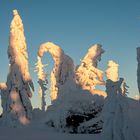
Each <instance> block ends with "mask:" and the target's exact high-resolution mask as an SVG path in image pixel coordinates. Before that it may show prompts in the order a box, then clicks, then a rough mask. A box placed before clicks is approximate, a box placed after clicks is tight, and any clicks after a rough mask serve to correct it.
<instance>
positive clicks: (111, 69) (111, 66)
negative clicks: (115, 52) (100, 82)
mask: <svg viewBox="0 0 140 140" xmlns="http://www.w3.org/2000/svg"><path fill="white" fill-rule="evenodd" d="M118 67H119V65H118V64H117V63H115V62H114V61H112V60H110V61H109V62H108V68H107V70H106V77H107V79H110V80H112V81H113V82H116V81H118Z"/></svg>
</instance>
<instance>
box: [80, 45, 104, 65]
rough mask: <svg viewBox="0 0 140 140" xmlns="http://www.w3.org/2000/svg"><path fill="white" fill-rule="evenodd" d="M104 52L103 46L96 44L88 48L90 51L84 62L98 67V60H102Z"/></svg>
mask: <svg viewBox="0 0 140 140" xmlns="http://www.w3.org/2000/svg"><path fill="white" fill-rule="evenodd" d="M102 53H104V50H103V49H102V46H101V45H100V44H95V45H93V46H92V47H90V48H89V49H88V52H87V54H86V56H85V57H84V58H83V60H82V62H83V63H86V64H90V65H93V66H94V67H97V63H98V61H100V60H101V55H102Z"/></svg>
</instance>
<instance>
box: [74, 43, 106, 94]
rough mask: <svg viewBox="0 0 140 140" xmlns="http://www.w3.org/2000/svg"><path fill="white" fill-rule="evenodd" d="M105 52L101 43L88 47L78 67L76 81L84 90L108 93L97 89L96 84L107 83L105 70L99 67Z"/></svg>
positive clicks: (94, 92) (93, 92)
mask: <svg viewBox="0 0 140 140" xmlns="http://www.w3.org/2000/svg"><path fill="white" fill-rule="evenodd" d="M102 53H104V50H103V49H102V46H101V45H100V44H95V45H93V46H91V47H90V48H89V49H88V52H87V54H86V55H85V57H84V58H83V60H82V61H81V64H80V65H79V66H77V68H76V81H77V84H78V85H80V86H81V88H82V89H84V90H89V91H90V92H91V93H92V94H98V95H102V96H106V93H105V92H103V91H100V90H97V89H95V87H96V85H105V82H104V81H103V71H102V70H100V69H98V68H97V64H98V61H100V60H101V55H102Z"/></svg>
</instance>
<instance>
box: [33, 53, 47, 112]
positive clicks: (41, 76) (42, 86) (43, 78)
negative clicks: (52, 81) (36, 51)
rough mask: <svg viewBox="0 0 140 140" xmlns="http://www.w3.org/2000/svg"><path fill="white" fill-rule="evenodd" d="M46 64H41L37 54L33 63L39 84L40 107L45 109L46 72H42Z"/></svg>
mask: <svg viewBox="0 0 140 140" xmlns="http://www.w3.org/2000/svg"><path fill="white" fill-rule="evenodd" d="M45 66H46V65H43V64H42V61H41V58H40V57H39V56H38V57H37V63H36V64H35V67H36V70H35V71H37V76H38V83H39V85H40V88H39V94H40V97H41V109H42V110H43V111H45V106H46V101H45V95H46V93H45V91H46V90H47V84H48V81H47V74H45V72H44V67H45Z"/></svg>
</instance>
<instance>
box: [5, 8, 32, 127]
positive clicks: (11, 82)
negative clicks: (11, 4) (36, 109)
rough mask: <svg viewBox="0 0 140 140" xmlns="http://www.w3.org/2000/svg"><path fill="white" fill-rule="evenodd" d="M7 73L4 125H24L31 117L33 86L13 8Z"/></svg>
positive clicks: (22, 38) (22, 37) (18, 22)
mask: <svg viewBox="0 0 140 140" xmlns="http://www.w3.org/2000/svg"><path fill="white" fill-rule="evenodd" d="M7 53H8V57H9V63H10V64H9V74H8V76H7V82H6V85H7V89H6V90H5V91H4V92H5V94H6V95H5V100H4V101H3V105H4V107H5V108H3V110H4V114H3V123H4V125H10V126H12V127H18V126H22V125H26V124H28V123H29V121H30V119H31V118H32V105H31V102H30V99H29V97H31V96H32V91H31V89H32V90H33V91H34V86H33V82H32V79H31V77H30V73H29V69H28V54H27V46H26V41H25V36H24V27H23V24H22V20H21V18H20V16H19V14H18V11H17V10H13V20H12V22H11V26H10V38H9V47H8V52H7Z"/></svg>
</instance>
